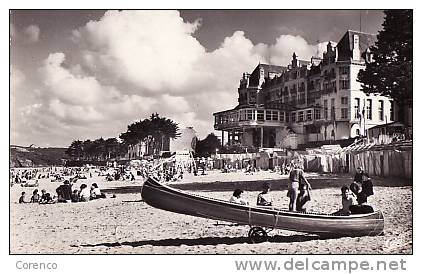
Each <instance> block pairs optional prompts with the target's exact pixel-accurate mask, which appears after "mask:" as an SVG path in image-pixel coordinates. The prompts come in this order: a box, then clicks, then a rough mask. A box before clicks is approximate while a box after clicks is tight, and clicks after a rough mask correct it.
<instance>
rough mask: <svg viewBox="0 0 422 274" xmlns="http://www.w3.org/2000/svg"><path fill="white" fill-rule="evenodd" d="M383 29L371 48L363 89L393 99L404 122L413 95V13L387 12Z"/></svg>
mask: <svg viewBox="0 0 422 274" xmlns="http://www.w3.org/2000/svg"><path fill="white" fill-rule="evenodd" d="M384 13H385V17H384V23H383V24H382V26H383V29H382V30H381V31H380V32H379V33H378V36H377V42H376V43H375V45H374V46H372V47H371V48H370V52H371V53H372V60H371V61H369V60H367V61H368V62H367V64H366V69H365V70H361V71H360V72H359V75H358V81H359V82H361V83H362V90H363V91H364V92H365V93H367V94H370V93H375V94H380V95H383V96H388V97H390V98H392V99H393V100H394V101H395V102H396V104H397V106H398V119H396V120H398V121H400V122H405V121H404V120H405V108H406V105H410V106H411V105H412V103H413V102H412V98H413V12H412V10H386V11H384Z"/></svg>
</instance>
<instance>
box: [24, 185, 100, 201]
mask: <svg viewBox="0 0 422 274" xmlns="http://www.w3.org/2000/svg"><path fill="white" fill-rule="evenodd" d="M56 193H57V195H54V196H52V195H51V194H50V193H48V192H47V191H46V190H45V189H42V190H41V194H39V193H38V189H35V190H34V191H33V192H32V196H31V199H30V201H27V200H26V192H22V193H21V196H20V197H19V203H20V204H22V203H38V204H55V203H68V202H72V203H77V202H88V201H90V200H95V199H99V198H105V197H106V196H105V194H104V193H102V192H101V190H100V188H99V187H98V185H97V183H93V184H92V185H91V188H88V186H87V185H86V184H81V186H80V187H79V189H74V190H72V184H71V183H70V182H69V181H68V180H65V181H64V182H63V184H62V185H60V186H59V187H58V188H57V189H56Z"/></svg>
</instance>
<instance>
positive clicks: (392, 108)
mask: <svg viewBox="0 0 422 274" xmlns="http://www.w3.org/2000/svg"><path fill="white" fill-rule="evenodd" d="M390 121H394V101H393V100H391V101H390Z"/></svg>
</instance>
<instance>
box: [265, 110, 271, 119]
mask: <svg viewBox="0 0 422 274" xmlns="http://www.w3.org/2000/svg"><path fill="white" fill-rule="evenodd" d="M271 117H272V116H271V110H266V111H265V120H267V121H270V120H271Z"/></svg>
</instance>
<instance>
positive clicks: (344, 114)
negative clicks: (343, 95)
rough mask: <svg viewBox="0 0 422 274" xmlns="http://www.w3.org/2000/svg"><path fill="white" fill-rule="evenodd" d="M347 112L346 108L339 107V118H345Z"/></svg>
mask: <svg viewBox="0 0 422 274" xmlns="http://www.w3.org/2000/svg"><path fill="white" fill-rule="evenodd" d="M347 112H348V109H347V108H342V109H341V119H347V116H348V115H347Z"/></svg>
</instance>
